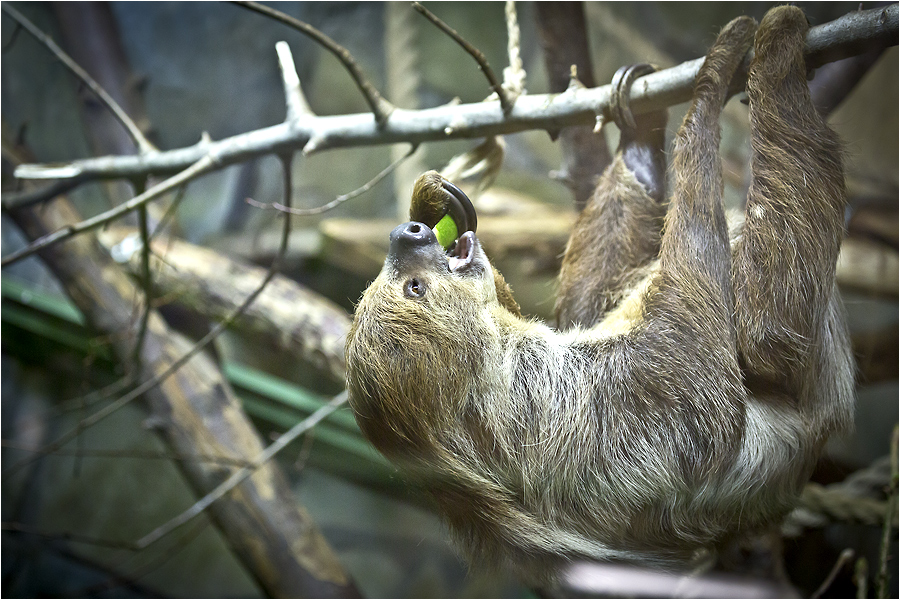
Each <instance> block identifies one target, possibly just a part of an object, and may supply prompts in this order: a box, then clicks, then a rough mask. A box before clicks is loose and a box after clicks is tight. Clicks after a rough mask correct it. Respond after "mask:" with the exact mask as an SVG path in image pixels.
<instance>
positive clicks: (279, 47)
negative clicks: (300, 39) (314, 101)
mask: <svg viewBox="0 0 900 600" xmlns="http://www.w3.org/2000/svg"><path fill="white" fill-rule="evenodd" d="M275 52H276V53H277V54H278V66H279V67H280V68H281V79H282V81H283V83H284V103H285V106H286V107H287V116H286V118H285V120H286V121H296V120H297V119H299V118H301V117H305V116H315V115H314V113H313V110H312V108H310V106H309V103H308V102H307V101H306V96H304V95H303V88H302V87H301V86H300V76H299V75H297V67H296V66H295V65H294V56H293V55H292V54H291V47H290V46H288V44H287V42H278V43H277V44H275Z"/></svg>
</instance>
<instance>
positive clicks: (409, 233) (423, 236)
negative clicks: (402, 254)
mask: <svg viewBox="0 0 900 600" xmlns="http://www.w3.org/2000/svg"><path fill="white" fill-rule="evenodd" d="M436 243H437V237H436V236H435V235H434V232H433V231H432V230H431V227H429V226H427V225H426V224H425V223H418V222H416V221H410V222H409V223H403V224H402V225H398V226H397V227H395V228H394V230H393V231H392V232H391V252H394V251H397V250H400V249H404V248H405V249H413V248H416V247H419V246H428V245H430V244H436Z"/></svg>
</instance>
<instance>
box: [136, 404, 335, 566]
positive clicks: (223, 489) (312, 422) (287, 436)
mask: <svg viewBox="0 0 900 600" xmlns="http://www.w3.org/2000/svg"><path fill="white" fill-rule="evenodd" d="M346 401H347V392H346V391H343V392H341V393H340V394H338V395H337V396H335V397H334V398H333V399H332V400H331V402H329V403H328V404H326V405H324V406H322V407H321V408H319V409H318V410H316V411H315V412H314V413H312V414H311V415H309V416H308V417H307V418H305V419H303V420H302V421H300V422H299V423H297V424H296V425H294V426H293V427H291V428H290V429H289V430H288V431H286V432H285V433H283V434H282V435H281V436H279V438H278V439H277V440H276V441H275V442H273V443H272V444H270V445H269V446H268V447H267V448H266V449H265V450H263V451H262V452H260V453H259V455H258V456H257V457H256V458H254V459H253V461H252V464H251V465H250V466H247V467H244V468H242V469H240V470H238V471H236V472H235V473H234V474H232V475H231V477H229V478H228V479H226V480H225V481H223V482H222V483H221V484H219V486H218V487H216V488H215V489H214V490H212V491H211V492H209V493H208V494H206V495H205V496H204V497H203V498H201V499H200V500H198V501H197V502H196V503H194V504H193V505H192V506H191V507H190V508H188V509H187V510H186V511H184V512H183V513H181V514H180V515H178V516H177V517H175V518H173V519H171V520H169V521H168V522H166V523H163V524H162V525H160V526H159V527H157V528H156V529H154V530H153V531H151V532H150V533H148V534H147V535H145V536H144V537H142V538H141V539H139V540H138V541H137V542H136V543H135V546H136V547H138V548H146V547H147V546H149V545H150V544H152V543H154V542H156V541H157V540H159V539H160V538H161V537H163V536H164V535H167V534H169V533H171V532H172V531H174V530H175V529H177V528H178V527H181V526H182V525H184V524H185V523H187V522H188V521H190V520H191V519H193V518H195V517H197V516H198V515H200V514H201V513H202V512H203V511H205V510H206V509H207V508H209V507H210V506H211V505H212V503H213V502H215V501H216V500H218V499H219V498H221V497H222V496H224V495H225V494H227V493H228V492H229V491H231V490H232V489H234V488H235V487H236V486H238V485H239V484H240V483H241V482H242V481H244V480H245V479H247V478H248V477H250V476H251V475H252V474H253V473H254V472H255V471H256V469H258V468H259V467H261V466H262V465H264V464H265V463H267V462H268V461H269V460H271V459H272V458H273V457H274V456H275V455H276V454H278V453H279V452H280V451H281V450H283V449H284V448H285V447H286V446H287V445H288V444H290V443H291V442H293V441H294V440H295V439H297V437H299V436H300V435H301V434H303V433H305V432H306V431H308V430H310V429H311V428H313V427H315V426H316V425H318V423H319V422H320V421H322V420H323V419H324V418H325V417H327V416H328V415H330V414H331V413H333V412H334V411H336V410H337V409H338V408H340V407H341V406H342V405H343V404H344V403H345V402H346Z"/></svg>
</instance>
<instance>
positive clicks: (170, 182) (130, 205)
mask: <svg viewBox="0 0 900 600" xmlns="http://www.w3.org/2000/svg"><path fill="white" fill-rule="evenodd" d="M3 6H6V5H5V4H4V5H3ZM4 10H5V9H4ZM218 162H219V161H218V158H217V157H216V156H215V155H214V154H213V153H209V154H206V155H204V156H203V157H202V158H201V159H200V160H198V161H197V162H195V163H194V164H193V165H191V166H190V167H188V168H187V169H185V170H184V171H181V172H180V173H178V174H177V175H174V176H172V177H170V178H168V179H166V180H165V181H162V182H160V183H159V184H157V185H155V186H153V187H152V188H150V189H149V190H147V191H146V192H144V193H143V194H139V195H137V196H135V197H134V198H132V199H131V200H129V201H128V202H125V203H124V204H120V205H119V206H117V207H115V208H112V209H110V210H108V211H106V212H103V213H100V214H99V215H97V216H95V217H91V218H90V219H85V220H84V221H81V222H79V223H75V224H73V225H68V226H66V227H63V228H62V229H57V230H56V231H54V232H53V233H50V234H48V235H45V236H44V237H41V238H38V239H36V240H35V241H33V242H31V243H30V244H28V245H27V246H25V247H24V248H22V249H21V250H17V251H16V252H12V253H10V254H8V255H7V256H5V257H3V260H2V262H0V265H2V266H4V267H5V266H7V265H10V264H12V263H14V262H16V261H19V260H22V259H23V258H25V257H27V256H31V255H32V254H34V253H36V252H38V251H40V250H43V249H44V248H47V247H49V246H53V245H55V244H58V243H59V242H62V241H65V240H67V239H69V238H71V237H73V236H75V235H78V234H79V233H82V232H84V231H89V230H91V229H96V228H97V227H100V226H102V225H105V224H106V223H109V222H111V221H114V220H116V219H118V218H119V217H121V216H122V215H124V214H127V213H129V212H131V211H133V210H135V209H136V208H138V207H140V206H142V205H144V204H146V203H148V202H150V201H151V200H155V199H156V198H158V197H160V196H161V195H163V194H165V193H166V192H168V191H169V190H171V189H172V188H175V187H178V186H180V185H183V184H184V183H186V182H187V181H190V180H191V179H194V178H196V177H199V176H200V175H202V174H203V173H206V172H207V171H211V170H213V169H214V168H215V167H216V165H217V164H218Z"/></svg>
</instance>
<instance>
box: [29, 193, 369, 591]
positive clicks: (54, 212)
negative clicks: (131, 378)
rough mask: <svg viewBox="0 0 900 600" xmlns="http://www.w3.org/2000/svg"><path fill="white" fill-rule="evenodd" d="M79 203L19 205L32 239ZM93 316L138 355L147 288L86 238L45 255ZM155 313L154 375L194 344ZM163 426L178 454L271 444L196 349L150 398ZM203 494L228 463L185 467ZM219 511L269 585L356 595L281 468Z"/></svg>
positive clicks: (150, 366)
mask: <svg viewBox="0 0 900 600" xmlns="http://www.w3.org/2000/svg"><path fill="white" fill-rule="evenodd" d="M72 211H73V209H72V208H71V205H69V204H68V203H65V202H57V203H54V204H53V205H52V206H50V207H48V208H47V209H46V210H43V211H40V215H38V214H37V213H36V212H35V211H30V210H29V211H17V214H15V215H14V216H15V217H16V220H17V223H18V224H19V225H20V227H21V228H22V229H23V230H24V231H26V233H27V234H28V235H29V236H31V237H36V236H39V235H41V233H42V232H44V231H46V230H48V229H50V230H52V229H54V228H56V227H59V226H60V225H62V224H63V223H66V222H71V221H72V220H73V219H76V220H77V219H78V218H79V217H78V215H77V214H73V213H72ZM42 256H43V258H44V259H45V261H46V262H47V264H48V265H49V266H50V267H51V268H52V269H53V271H54V273H55V274H56V275H57V276H58V278H59V279H60V282H61V283H62V284H63V286H64V287H65V288H66V290H67V292H68V294H69V296H70V297H71V298H72V300H73V302H75V304H76V305H77V306H78V307H79V308H80V310H81V311H82V312H83V313H84V314H85V316H86V318H87V319H88V320H89V322H90V323H91V324H92V325H93V326H94V327H95V328H96V329H97V330H99V331H100V332H103V333H105V334H107V335H108V336H109V339H110V340H112V342H113V344H114V347H115V350H116V352H117V354H118V356H119V358H120V359H121V360H129V359H130V358H131V355H132V354H131V353H132V349H133V338H132V337H131V336H129V335H123V333H126V334H127V333H129V332H130V333H132V334H133V333H134V326H133V324H132V323H133V317H134V314H133V307H132V298H134V297H135V296H136V295H137V294H138V292H137V291H136V289H135V287H134V285H132V284H131V282H130V281H128V278H127V276H126V275H125V274H124V273H122V272H121V270H119V268H118V267H117V266H116V265H115V264H114V263H112V261H111V259H110V258H109V255H108V254H107V253H106V252H103V251H101V250H99V249H98V248H97V247H96V244H95V241H94V239H93V238H92V237H89V236H81V237H79V238H76V239H75V240H72V241H71V242H70V243H69V244H68V245H67V246H66V247H65V248H62V247H54V248H49V249H47V250H45V251H44V252H43V253H42ZM190 347H191V344H190V342H189V341H188V340H186V339H184V338H183V337H181V336H180V335H179V334H177V333H176V332H174V331H172V330H170V329H169V328H168V327H167V326H166V324H165V323H164V322H163V320H162V319H161V317H159V315H158V314H157V313H156V312H155V311H153V312H152V313H151V315H150V318H149V321H148V328H147V333H146V338H145V341H144V348H143V352H142V354H141V357H142V360H143V365H144V368H143V372H144V373H146V374H147V375H148V376H153V375H157V374H159V373H162V372H165V371H166V370H167V369H168V368H169V366H170V365H172V364H173V363H175V362H176V361H178V360H180V358H181V357H182V356H184V355H185V353H186V352H187V351H188V350H189V349H190ZM144 397H145V399H146V401H147V402H148V404H149V406H150V409H151V411H152V413H153V415H154V423H155V424H157V425H158V427H159V429H160V433H161V434H162V435H163V437H164V438H165V439H166V441H167V442H168V443H169V444H170V446H171V448H172V449H173V451H174V452H176V453H177V454H182V455H188V456H189V455H198V454H205V455H214V456H223V457H229V458H232V459H238V460H244V461H252V460H253V459H254V458H255V457H257V456H259V454H260V453H261V452H262V451H263V446H262V444H261V443H260V439H259V437H258V435H257V433H256V431H255V429H254V428H253V425H252V424H251V423H250V422H249V420H248V419H247V417H246V415H244V413H243V411H242V410H241V408H240V402H239V400H238V399H237V398H236V397H235V396H234V395H233V392H232V391H231V388H230V386H228V385H227V383H225V381H224V380H223V379H222V375H221V372H220V371H219V369H218V368H217V367H216V365H215V364H214V363H213V361H212V359H210V358H209V357H207V356H206V355H204V354H197V355H195V356H194V357H193V358H192V359H191V360H190V361H189V362H188V363H187V364H185V365H184V366H182V368H181V369H180V370H178V372H176V373H174V374H173V375H171V376H170V377H168V378H166V379H165V380H164V381H162V383H161V384H160V385H159V386H157V387H154V388H152V389H149V390H147V392H146V394H145V395H144ZM180 466H181V467H182V469H183V470H184V473H185V475H186V478H187V479H188V481H189V482H190V483H191V485H192V486H193V487H194V488H195V490H196V491H197V492H198V493H199V494H201V495H202V494H205V493H207V492H209V491H210V490H212V489H214V488H215V487H216V486H217V485H218V484H220V483H221V482H222V481H223V479H224V478H226V477H228V475H229V474H230V472H231V470H230V469H224V470H223V468H222V467H221V466H217V465H211V464H208V463H200V462H193V461H187V462H182V463H181V464H180ZM210 516H211V518H212V520H213V522H215V523H216V524H217V526H218V527H219V528H220V530H221V531H222V533H223V535H224V536H225V537H226V539H227V540H228V541H229V543H230V545H231V547H232V548H234V551H235V553H236V554H237V555H238V556H239V557H240V558H241V560H242V561H243V562H244V564H245V565H247V567H248V569H249V571H250V572H251V573H252V574H253V575H254V576H255V577H256V578H257V580H258V581H259V583H260V585H261V586H262V587H263V588H264V589H265V590H266V592H267V593H268V594H270V595H274V596H309V597H317V596H318V597H326V596H331V597H333V596H342V595H348V594H349V595H354V594H356V590H355V589H354V587H353V585H352V583H350V582H349V580H348V578H347V576H346V574H345V573H344V571H343V569H342V568H341V566H340V564H339V563H338V561H337V558H336V557H335V556H334V554H333V551H332V550H331V549H330V548H329V547H328V545H327V543H326V542H325V540H324V538H322V536H321V534H320V533H319V532H318V530H317V529H316V527H315V525H314V524H313V523H312V521H311V519H310V517H309V515H308V514H307V513H306V512H305V511H304V510H303V509H302V507H300V506H298V505H297V503H296V500H295V499H294V497H293V495H292V493H291V491H290V488H289V486H288V485H287V482H286V481H285V479H284V477H283V475H282V474H281V472H280V471H279V469H278V468H277V467H276V466H274V465H271V464H266V465H263V466H262V467H260V468H259V470H257V471H256V473H255V474H254V475H253V477H251V478H249V479H248V480H246V481H244V482H243V483H242V484H241V485H240V486H238V487H237V488H235V489H234V490H233V491H232V493H231V494H228V495H226V496H225V497H223V498H221V499H220V500H219V501H218V502H216V503H215V504H213V505H212V506H211V507H210Z"/></svg>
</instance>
